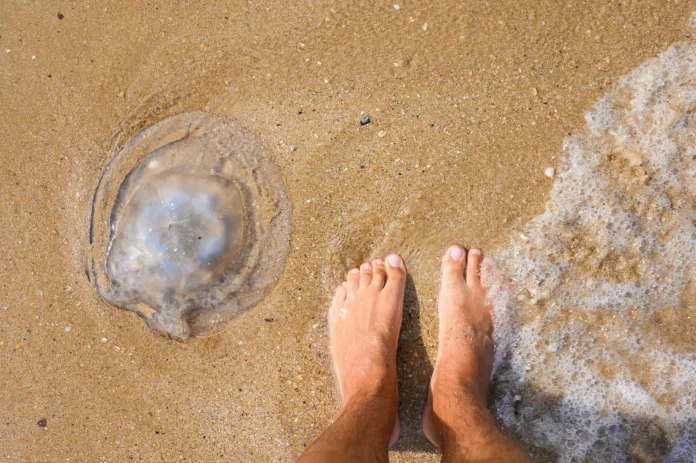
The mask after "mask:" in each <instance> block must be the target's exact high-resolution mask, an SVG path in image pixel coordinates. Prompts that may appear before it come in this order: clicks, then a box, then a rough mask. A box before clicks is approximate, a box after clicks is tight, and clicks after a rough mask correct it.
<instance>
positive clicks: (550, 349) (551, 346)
mask: <svg viewBox="0 0 696 463" xmlns="http://www.w3.org/2000/svg"><path fill="white" fill-rule="evenodd" d="M559 348H560V347H559V346H558V343H555V342H552V343H551V344H549V347H547V348H546V350H547V351H548V352H551V353H553V354H555V353H556V352H558V349H559Z"/></svg>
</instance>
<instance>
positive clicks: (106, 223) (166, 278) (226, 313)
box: [89, 112, 292, 339]
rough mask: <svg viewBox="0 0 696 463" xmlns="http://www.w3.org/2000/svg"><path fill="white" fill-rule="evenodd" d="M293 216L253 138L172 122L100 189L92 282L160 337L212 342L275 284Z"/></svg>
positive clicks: (230, 127)
mask: <svg viewBox="0 0 696 463" xmlns="http://www.w3.org/2000/svg"><path fill="white" fill-rule="evenodd" d="M291 212H292V210H291V204H290V201H289V199H288V195H287V193H286V191H285V183H284V181H283V177H282V174H281V172H280V170H279V168H278V167H277V166H276V165H275V164H274V163H273V162H272V161H271V160H270V159H269V157H268V155H267V153H266V152H265V151H264V149H263V146H262V145H261V144H260V142H259V141H258V140H257V139H256V137H255V136H254V135H253V134H252V133H250V132H249V131H248V130H246V129H244V128H243V127H242V126H240V125H239V124H238V123H236V122H234V121H231V120H226V119H222V118H219V117H217V116H213V115H210V114H207V113H204V112H191V113H184V114H181V115H178V116H174V117H170V118H168V119H165V120H162V121H160V122H158V123H156V124H154V125H151V126H150V127H148V128H146V129H145V130H143V131H142V132H141V133H140V134H138V135H137V136H136V137H135V138H134V139H133V140H132V141H131V142H130V143H128V144H127V145H126V146H125V147H124V148H123V149H121V150H120V151H119V152H118V153H117V154H116V156H115V157H114V158H113V159H112V160H111V162H110V163H109V165H108V166H107V168H106V171H105V172H104V175H103V176H102V179H101V180H100V182H99V186H98V187H97V190H96V193H95V196H94V203H93V211H92V223H91V230H90V244H91V246H90V249H91V256H90V262H89V264H90V267H91V268H90V272H89V273H90V278H92V280H93V282H94V284H95V285H96V288H97V291H98V292H99V294H100V296H101V297H103V298H104V299H105V300H107V301H108V302H110V303H111V304H113V305H116V306H118V307H121V308H123V309H126V310H131V311H134V312H136V313H138V314H139V315H140V316H142V317H143V318H144V319H145V320H146V321H147V323H148V325H149V326H150V328H152V329H154V330H156V331H161V332H164V333H168V334H169V335H171V336H173V337H176V338H182V339H183V338H188V337H189V336H201V335H208V334H212V333H214V332H216V331H218V330H219V329H220V328H221V327H222V325H223V324H224V323H226V322H228V321H229V320H231V319H232V318H233V317H234V316H235V315H237V314H238V313H240V312H241V311H243V310H246V309H249V308H251V307H252V306H254V305H255V304H256V303H258V302H259V301H260V300H261V299H262V298H263V297H264V296H265V295H266V294H267V293H268V292H270V290H271V289H272V288H273V286H274V285H275V283H276V281H277V280H278V278H279V276H280V273H281V272H282V270H283V268H284V266H285V259H286V256H287V252H288V249H289V245H290V235H291V230H292V225H291Z"/></svg>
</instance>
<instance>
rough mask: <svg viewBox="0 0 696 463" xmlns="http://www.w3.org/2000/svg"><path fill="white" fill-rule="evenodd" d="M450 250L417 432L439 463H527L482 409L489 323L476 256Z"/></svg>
mask: <svg viewBox="0 0 696 463" xmlns="http://www.w3.org/2000/svg"><path fill="white" fill-rule="evenodd" d="M466 254H467V253H466V251H465V250H464V249H463V248H462V247H460V246H452V247H451V248H450V249H449V250H448V251H447V253H446V254H445V256H444V257H443V260H442V286H441V288H440V296H439V298H438V313H439V317H440V333H439V343H440V344H439V348H438V355H437V361H436V363H435V369H434V371H433V376H432V379H431V381H430V391H429V394H428V401H427V403H426V406H425V409H424V411H423V431H424V432H425V435H426V436H427V437H428V439H429V440H430V441H431V442H432V443H433V444H435V445H437V446H438V447H440V449H442V452H443V459H442V461H444V462H464V461H466V462H492V461H501V462H518V461H519V462H530V461H532V460H531V459H530V458H529V456H528V455H527V454H526V453H525V452H524V451H522V449H520V447H519V446H518V445H517V444H516V443H515V442H514V441H512V440H511V439H509V438H508V437H506V436H505V435H504V434H503V433H502V432H501V431H500V430H499V429H498V427H497V426H496V423H495V420H494V419H493V417H492V416H491V414H490V412H489V411H488V409H487V408H486V394H487V393H488V381H489V378H490V375H491V369H492V367H493V340H492V338H491V336H492V333H493V323H492V320H491V314H490V307H489V306H488V305H487V303H486V290H485V289H484V285H482V283H481V277H480V270H481V261H482V255H481V251H479V250H478V249H472V250H471V251H470V252H469V256H468V259H467V255H466Z"/></svg>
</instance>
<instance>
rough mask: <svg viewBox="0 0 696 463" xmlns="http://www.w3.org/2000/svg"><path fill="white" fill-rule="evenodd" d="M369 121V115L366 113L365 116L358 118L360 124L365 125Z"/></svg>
mask: <svg viewBox="0 0 696 463" xmlns="http://www.w3.org/2000/svg"><path fill="white" fill-rule="evenodd" d="M369 123H370V115H369V114H367V115H366V116H365V117H363V118H362V119H360V125H367V124H369Z"/></svg>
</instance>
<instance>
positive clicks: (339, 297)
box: [331, 283, 347, 311]
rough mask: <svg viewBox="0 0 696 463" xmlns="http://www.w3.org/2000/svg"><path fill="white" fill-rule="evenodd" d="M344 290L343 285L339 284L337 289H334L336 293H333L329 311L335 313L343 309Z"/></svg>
mask: <svg viewBox="0 0 696 463" xmlns="http://www.w3.org/2000/svg"><path fill="white" fill-rule="evenodd" d="M346 294H347V291H346V288H345V286H344V284H343V283H341V284H340V285H339V286H338V287H336V291H335V292H334V297H333V301H332V302H331V310H332V311H336V310H339V309H341V307H343V303H344V302H345V301H346Z"/></svg>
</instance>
